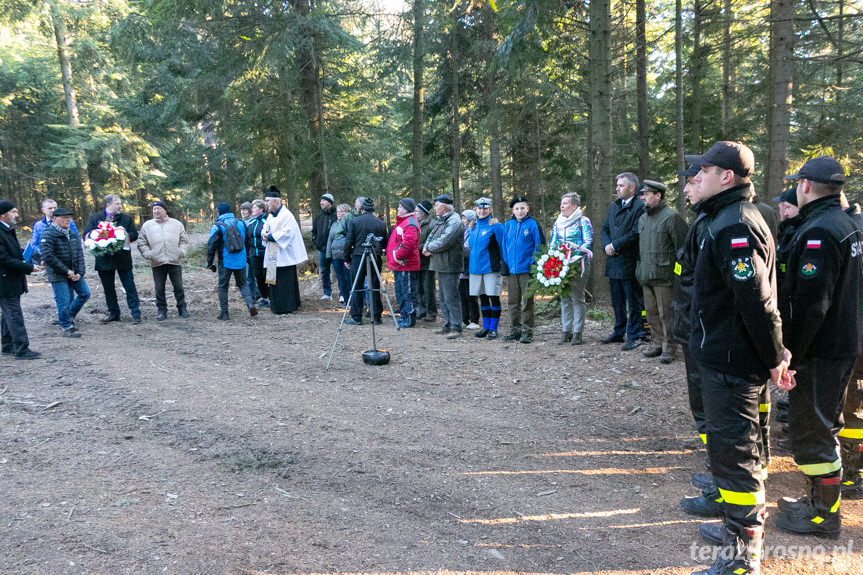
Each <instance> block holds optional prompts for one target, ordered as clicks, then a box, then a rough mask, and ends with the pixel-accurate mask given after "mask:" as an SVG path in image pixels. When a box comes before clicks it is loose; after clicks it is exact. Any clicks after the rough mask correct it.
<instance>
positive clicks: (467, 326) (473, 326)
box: [464, 322, 479, 329]
mask: <svg viewBox="0 0 863 575" xmlns="http://www.w3.org/2000/svg"><path fill="white" fill-rule="evenodd" d="M464 328H465V329H479V326H478V325H477V324H475V323H473V322H470V323H469V324H467V325H466V326H464Z"/></svg>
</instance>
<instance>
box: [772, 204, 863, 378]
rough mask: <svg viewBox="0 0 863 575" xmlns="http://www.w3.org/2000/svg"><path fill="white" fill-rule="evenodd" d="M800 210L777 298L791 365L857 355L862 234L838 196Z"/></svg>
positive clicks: (861, 348) (861, 326) (862, 317)
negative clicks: (797, 226)
mask: <svg viewBox="0 0 863 575" xmlns="http://www.w3.org/2000/svg"><path fill="white" fill-rule="evenodd" d="M800 215H801V216H803V223H802V224H801V225H800V228H799V229H798V230H797V233H796V234H795V236H794V239H793V240H792V241H791V249H790V250H789V253H788V263H787V268H786V274H785V281H784V282H783V284H782V291H781V292H780V300H779V301H780V309H781V311H782V320H783V336H784V339H785V346H786V347H787V348H788V349H789V350H790V351H791V356H792V357H791V362H792V366H794V365H796V364H798V363H800V362H802V361H805V360H806V359H807V358H813V357H817V358H824V359H843V358H853V357H855V356H857V355H860V353H861V352H863V341H861V335H863V311H861V308H860V304H861V302H863V299H861V289H863V280H861V275H860V274H861V273H863V261H861V252H863V234H861V232H860V230H859V229H858V228H857V226H856V225H855V223H854V221H853V220H852V219H851V217H850V216H849V215H848V214H846V213H845V212H844V211H843V210H842V207H841V206H840V204H839V196H838V195H831V196H826V197H821V198H818V199H816V200H814V201H811V202H809V203H808V204H806V205H805V206H803V207H802V208H800Z"/></svg>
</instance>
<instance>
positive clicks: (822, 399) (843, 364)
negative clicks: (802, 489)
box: [788, 357, 855, 476]
mask: <svg viewBox="0 0 863 575" xmlns="http://www.w3.org/2000/svg"><path fill="white" fill-rule="evenodd" d="M854 361H855V358H853V357H851V358H848V359H817V358H812V359H806V360H805V361H803V362H800V363H799V364H797V365H796V368H797V375H796V379H797V386H796V387H795V388H794V389H792V390H791V391H789V392H788V435H789V436H790V437H791V451H792V452H793V453H794V462H795V463H797V465H798V466H799V467H800V470H801V471H803V473H805V474H806V475H809V476H817V475H828V474H831V473H834V472H836V471H839V470H840V469H841V468H842V462H841V459H840V456H839V441H838V440H837V439H836V436H837V434H838V433H839V430H840V429H842V425H843V419H842V410H843V408H844V407H845V392H846V389H847V388H848V380H849V379H850V377H851V370H852V368H853V367H854Z"/></svg>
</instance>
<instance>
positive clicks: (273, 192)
mask: <svg viewBox="0 0 863 575" xmlns="http://www.w3.org/2000/svg"><path fill="white" fill-rule="evenodd" d="M264 197H265V198H281V197H282V192H280V191H279V188H277V187H276V186H270V187H269V188H267V191H266V193H265V194H264Z"/></svg>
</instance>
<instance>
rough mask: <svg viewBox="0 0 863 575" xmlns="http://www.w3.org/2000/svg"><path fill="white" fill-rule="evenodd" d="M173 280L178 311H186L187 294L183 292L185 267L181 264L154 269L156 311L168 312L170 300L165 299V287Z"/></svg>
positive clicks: (164, 265) (172, 284) (165, 265)
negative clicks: (169, 279) (169, 280)
mask: <svg viewBox="0 0 863 575" xmlns="http://www.w3.org/2000/svg"><path fill="white" fill-rule="evenodd" d="M168 278H171V286H173V288H174V300H175V302H176V303H177V311H183V310H184V309H186V292H185V291H184V290H183V267H182V266H181V265H179V264H163V265H160V266H156V267H154V268H153V284H154V285H155V290H156V309H158V310H159V311H168V300H167V299H166V298H165V285H166V284H167V281H168Z"/></svg>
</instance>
